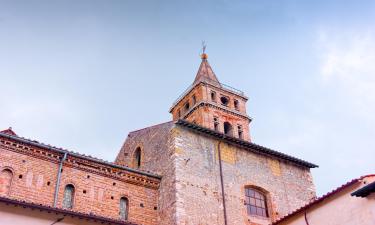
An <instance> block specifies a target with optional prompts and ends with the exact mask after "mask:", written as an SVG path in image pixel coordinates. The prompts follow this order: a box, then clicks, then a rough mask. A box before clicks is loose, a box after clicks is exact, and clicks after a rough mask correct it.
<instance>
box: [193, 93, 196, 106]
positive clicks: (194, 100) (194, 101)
mask: <svg viewBox="0 0 375 225" xmlns="http://www.w3.org/2000/svg"><path fill="white" fill-rule="evenodd" d="M192 100H193V105H195V103H196V102H197V98H196V97H195V95H193V97H192Z"/></svg>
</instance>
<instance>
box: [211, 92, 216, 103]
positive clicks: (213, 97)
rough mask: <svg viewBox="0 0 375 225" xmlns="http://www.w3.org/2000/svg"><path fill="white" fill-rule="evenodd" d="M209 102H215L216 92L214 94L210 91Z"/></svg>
mask: <svg viewBox="0 0 375 225" xmlns="http://www.w3.org/2000/svg"><path fill="white" fill-rule="evenodd" d="M211 100H212V101H213V102H216V92H214V91H211Z"/></svg>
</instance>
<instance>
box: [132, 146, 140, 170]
mask: <svg viewBox="0 0 375 225" xmlns="http://www.w3.org/2000/svg"><path fill="white" fill-rule="evenodd" d="M141 163H142V150H141V148H140V147H138V148H137V149H136V150H135V152H134V166H135V167H136V168H139V167H141Z"/></svg>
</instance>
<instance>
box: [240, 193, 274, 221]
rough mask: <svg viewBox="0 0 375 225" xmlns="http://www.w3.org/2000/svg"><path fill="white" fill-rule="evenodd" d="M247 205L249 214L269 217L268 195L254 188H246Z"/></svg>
mask: <svg viewBox="0 0 375 225" xmlns="http://www.w3.org/2000/svg"><path fill="white" fill-rule="evenodd" d="M245 198H246V199H245V205H246V207H247V214H248V215H257V216H263V217H268V209H267V199H266V195H265V194H263V193H262V192H260V191H259V190H257V189H254V188H250V187H248V188H245Z"/></svg>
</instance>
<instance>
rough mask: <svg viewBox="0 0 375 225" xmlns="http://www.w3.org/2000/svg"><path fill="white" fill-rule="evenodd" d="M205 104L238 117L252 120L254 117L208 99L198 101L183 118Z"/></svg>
mask: <svg viewBox="0 0 375 225" xmlns="http://www.w3.org/2000/svg"><path fill="white" fill-rule="evenodd" d="M203 106H208V107H211V108H215V109H219V110H222V111H224V112H226V113H229V114H231V115H234V116H238V117H241V118H243V119H247V120H249V121H250V122H251V121H252V119H251V118H250V117H249V116H248V115H246V114H243V113H240V112H237V111H234V110H232V109H229V108H228V107H225V106H221V105H219V104H217V103H213V102H208V101H200V102H198V103H196V104H195V105H194V106H193V107H191V108H190V110H189V111H188V112H186V113H185V114H184V116H183V119H186V118H187V117H188V116H189V115H191V114H192V113H193V112H194V111H195V110H196V109H198V108H200V107H203Z"/></svg>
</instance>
